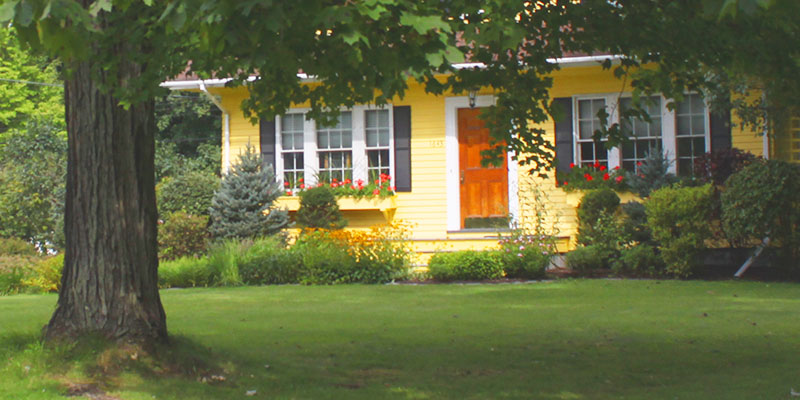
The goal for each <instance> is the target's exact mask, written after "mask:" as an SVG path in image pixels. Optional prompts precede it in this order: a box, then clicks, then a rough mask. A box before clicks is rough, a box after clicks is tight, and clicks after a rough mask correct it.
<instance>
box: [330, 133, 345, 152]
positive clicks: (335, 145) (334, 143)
mask: <svg viewBox="0 0 800 400" xmlns="http://www.w3.org/2000/svg"><path fill="white" fill-rule="evenodd" d="M328 148H331V149H341V148H342V133H341V132H330V133H329V135H328Z"/></svg>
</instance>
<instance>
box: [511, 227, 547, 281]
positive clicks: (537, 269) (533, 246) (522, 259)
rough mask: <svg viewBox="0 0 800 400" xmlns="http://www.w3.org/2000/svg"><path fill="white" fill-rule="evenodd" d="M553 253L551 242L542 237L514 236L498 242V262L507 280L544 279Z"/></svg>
mask: <svg viewBox="0 0 800 400" xmlns="http://www.w3.org/2000/svg"><path fill="white" fill-rule="evenodd" d="M553 253H555V251H554V246H553V245H552V241H551V240H550V238H548V237H544V236H530V235H520V234H515V235H512V236H511V237H508V238H506V239H503V240H501V241H500V250H499V257H500V262H501V263H502V265H503V270H504V271H505V273H506V276H507V277H509V278H522V279H541V278H544V276H545V270H546V269H547V266H548V265H550V256H551V254H553Z"/></svg>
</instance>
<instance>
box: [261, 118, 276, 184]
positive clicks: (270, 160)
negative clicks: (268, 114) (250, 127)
mask: <svg viewBox="0 0 800 400" xmlns="http://www.w3.org/2000/svg"><path fill="white" fill-rule="evenodd" d="M258 132H259V135H258V136H259V141H260V143H261V158H262V159H263V160H264V167H270V168H272V172H275V120H274V119H273V120H272V121H265V120H263V119H262V120H261V121H259V129H258Z"/></svg>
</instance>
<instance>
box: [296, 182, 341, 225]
mask: <svg viewBox="0 0 800 400" xmlns="http://www.w3.org/2000/svg"><path fill="white" fill-rule="evenodd" d="M295 218H296V220H297V223H298V224H300V225H302V226H304V227H306V228H323V229H342V228H344V227H345V226H347V220H345V219H344V218H343V217H342V212H341V211H339V204H338V203H336V197H334V195H333V192H332V191H331V189H330V188H328V187H327V186H318V187H315V188H311V189H309V190H306V191H304V192H302V193H300V209H299V210H297V215H296V217H295Z"/></svg>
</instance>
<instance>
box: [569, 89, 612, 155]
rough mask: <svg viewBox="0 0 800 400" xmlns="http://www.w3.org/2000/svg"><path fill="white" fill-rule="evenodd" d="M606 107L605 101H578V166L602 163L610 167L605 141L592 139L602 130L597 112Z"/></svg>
mask: <svg viewBox="0 0 800 400" xmlns="http://www.w3.org/2000/svg"><path fill="white" fill-rule="evenodd" d="M605 107H606V100H605V99H602V98H601V99H582V100H578V138H577V142H578V145H577V146H576V148H577V149H578V160H579V162H578V164H580V165H588V164H595V163H600V164H603V165H605V166H608V150H607V149H606V147H605V144H604V143H603V142H604V141H596V140H594V139H593V138H592V136H593V135H594V132H595V131H596V130H598V129H600V127H601V125H600V119H599V118H597V112H598V111H600V110H602V109H604V108H605Z"/></svg>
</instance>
